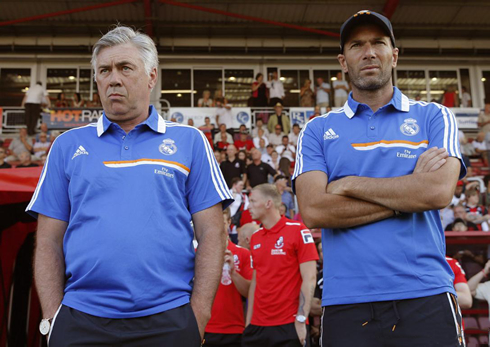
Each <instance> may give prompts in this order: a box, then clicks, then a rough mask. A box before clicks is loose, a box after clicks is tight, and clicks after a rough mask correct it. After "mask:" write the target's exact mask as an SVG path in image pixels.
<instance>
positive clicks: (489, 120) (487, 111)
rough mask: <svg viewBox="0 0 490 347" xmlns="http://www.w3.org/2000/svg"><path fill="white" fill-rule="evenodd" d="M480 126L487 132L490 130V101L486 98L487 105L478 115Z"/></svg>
mask: <svg viewBox="0 0 490 347" xmlns="http://www.w3.org/2000/svg"><path fill="white" fill-rule="evenodd" d="M478 126H479V127H480V131H483V132H484V133H485V134H488V133H489V132H490V101H487V100H485V107H484V108H483V111H481V112H480V114H479V115H478Z"/></svg>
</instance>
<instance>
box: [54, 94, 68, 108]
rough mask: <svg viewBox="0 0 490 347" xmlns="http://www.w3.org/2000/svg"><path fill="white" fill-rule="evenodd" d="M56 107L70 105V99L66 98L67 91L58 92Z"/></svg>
mask: <svg viewBox="0 0 490 347" xmlns="http://www.w3.org/2000/svg"><path fill="white" fill-rule="evenodd" d="M54 107H60V108H61V107H70V101H69V100H68V99H67V98H66V95H65V92H61V93H58V98H57V99H56V102H55V104H54Z"/></svg>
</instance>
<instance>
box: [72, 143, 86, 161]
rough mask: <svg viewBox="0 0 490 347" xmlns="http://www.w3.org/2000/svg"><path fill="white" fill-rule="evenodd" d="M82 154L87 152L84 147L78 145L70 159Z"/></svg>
mask: <svg viewBox="0 0 490 347" xmlns="http://www.w3.org/2000/svg"><path fill="white" fill-rule="evenodd" d="M82 154H85V155H88V152H87V151H86V150H85V148H83V146H79V147H78V148H77V150H76V151H75V153H74V154H73V157H71V160H73V159H75V158H76V157H78V156H79V155H82Z"/></svg>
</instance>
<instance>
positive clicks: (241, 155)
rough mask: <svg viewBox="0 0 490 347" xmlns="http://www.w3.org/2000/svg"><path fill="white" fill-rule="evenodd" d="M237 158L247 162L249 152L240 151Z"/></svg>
mask: <svg viewBox="0 0 490 347" xmlns="http://www.w3.org/2000/svg"><path fill="white" fill-rule="evenodd" d="M237 158H238V159H240V160H243V162H245V163H246V161H247V152H245V151H244V150H241V151H238V154H237Z"/></svg>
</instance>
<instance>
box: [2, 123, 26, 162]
mask: <svg viewBox="0 0 490 347" xmlns="http://www.w3.org/2000/svg"><path fill="white" fill-rule="evenodd" d="M31 143H32V142H31V141H30V140H29V138H28V137H27V129H26V128H20V130H19V137H16V138H14V139H13V140H12V141H11V142H10V145H9V148H8V149H9V150H8V155H9V156H8V157H7V158H6V159H5V161H7V162H10V161H14V160H19V157H20V154H21V153H22V152H26V151H27V152H29V153H30V152H32V144H31Z"/></svg>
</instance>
